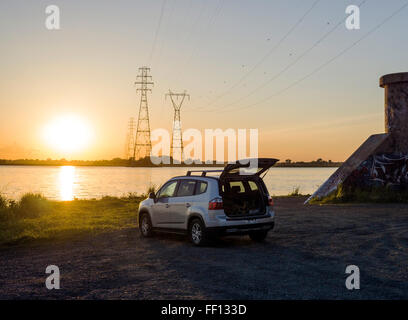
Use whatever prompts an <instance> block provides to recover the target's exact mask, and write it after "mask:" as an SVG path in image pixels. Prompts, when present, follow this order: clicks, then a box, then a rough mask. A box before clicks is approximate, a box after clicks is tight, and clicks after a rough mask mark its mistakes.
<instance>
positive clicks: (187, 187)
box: [177, 180, 196, 197]
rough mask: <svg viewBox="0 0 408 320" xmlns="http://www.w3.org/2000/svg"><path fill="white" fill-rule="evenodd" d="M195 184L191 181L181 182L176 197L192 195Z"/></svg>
mask: <svg viewBox="0 0 408 320" xmlns="http://www.w3.org/2000/svg"><path fill="white" fill-rule="evenodd" d="M195 185H196V182H195V181H193V180H181V181H180V185H179V187H178V190H177V197H187V196H192V195H193V194H194V188H195Z"/></svg>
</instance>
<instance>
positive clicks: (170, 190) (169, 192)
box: [159, 181, 177, 198]
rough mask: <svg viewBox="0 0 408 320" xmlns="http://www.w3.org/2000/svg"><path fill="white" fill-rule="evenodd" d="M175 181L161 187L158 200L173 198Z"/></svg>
mask: <svg viewBox="0 0 408 320" xmlns="http://www.w3.org/2000/svg"><path fill="white" fill-rule="evenodd" d="M176 186H177V181H172V182H169V183H167V184H166V185H164V186H163V188H162V189H161V190H160V194H159V198H167V197H173V196H174V191H175V190H176Z"/></svg>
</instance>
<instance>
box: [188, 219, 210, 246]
mask: <svg viewBox="0 0 408 320" xmlns="http://www.w3.org/2000/svg"><path fill="white" fill-rule="evenodd" d="M188 236H189V238H190V241H191V242H192V243H193V244H194V245H195V246H202V245H204V244H206V243H207V234H206V231H205V226H204V223H203V222H202V221H201V220H200V219H193V220H192V221H191V222H190V225H189V227H188Z"/></svg>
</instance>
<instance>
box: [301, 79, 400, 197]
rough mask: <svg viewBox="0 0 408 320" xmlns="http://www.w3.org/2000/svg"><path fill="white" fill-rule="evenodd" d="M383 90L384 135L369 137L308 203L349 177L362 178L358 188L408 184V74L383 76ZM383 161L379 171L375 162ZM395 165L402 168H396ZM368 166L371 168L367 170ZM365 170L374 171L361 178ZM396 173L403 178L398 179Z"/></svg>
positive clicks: (330, 190)
mask: <svg viewBox="0 0 408 320" xmlns="http://www.w3.org/2000/svg"><path fill="white" fill-rule="evenodd" d="M380 87H382V88H384V89H385V107H384V110H385V133H383V134H375V135H372V136H370V137H369V138H368V139H367V140H366V141H365V142H364V143H363V144H362V145H361V146H360V147H359V148H358V149H357V150H356V151H355V152H354V153H353V154H352V155H351V156H350V157H349V158H348V159H347V160H346V161H345V162H344V164H343V165H342V166H341V167H340V168H338V169H337V170H336V171H335V172H334V173H333V174H332V175H331V176H330V178H329V179H327V181H326V182H325V183H323V184H322V185H321V186H320V187H319V188H318V189H317V190H316V192H315V193H314V194H313V195H312V196H311V197H310V198H309V199H307V200H306V202H305V203H307V202H309V200H310V199H312V198H322V197H325V196H327V195H328V194H330V193H331V192H333V191H335V190H336V189H337V187H338V185H339V184H341V183H344V182H345V181H347V179H349V178H350V177H353V178H354V181H355V180H356V179H359V180H360V181H359V185H364V184H366V185H369V184H370V183H371V182H373V181H375V182H378V181H380V182H381V181H382V184H383V185H387V183H389V182H392V183H393V184H395V183H401V184H402V183H406V181H407V177H408V173H407V170H406V167H407V165H406V159H408V72H403V73H393V74H388V75H385V76H382V77H381V78H380ZM384 158H385V159H387V163H386V164H385V163H384V164H385V165H382V168H381V170H382V171H383V172H378V168H376V167H375V165H373V163H375V162H376V160H377V162H378V161H381V160H378V159H384ZM396 163H397V166H399V167H401V168H397V169H396V165H395V164H396ZM368 164H369V166H370V168H367V167H366V166H368ZM362 166H363V168H362ZM362 169H365V171H368V170H371V172H369V173H368V174H364V175H362V174H361V172H362V171H364V170H362ZM387 170H393V172H392V173H389V172H386V171H387ZM396 173H397V175H399V176H400V177H397V179H396V177H395V176H396ZM391 176H392V177H391ZM391 178H392V179H391ZM349 180H352V179H349ZM361 180H366V181H361Z"/></svg>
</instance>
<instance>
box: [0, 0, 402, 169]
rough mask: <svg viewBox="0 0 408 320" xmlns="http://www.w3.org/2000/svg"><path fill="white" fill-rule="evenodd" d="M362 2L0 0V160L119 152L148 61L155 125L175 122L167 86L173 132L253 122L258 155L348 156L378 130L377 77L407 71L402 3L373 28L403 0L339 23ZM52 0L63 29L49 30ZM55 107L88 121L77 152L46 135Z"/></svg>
mask: <svg viewBox="0 0 408 320" xmlns="http://www.w3.org/2000/svg"><path fill="white" fill-rule="evenodd" d="M361 2H362V0H349V1H343V0H320V1H315V0H288V1H285V0H279V1H278V0H276V1H273V0H253V1H252V0H251V1H249V0H146V1H138V0H116V1H113V0H112V1H102V0H98V1H96V0H92V1H91V0H81V1H79V0H69V1H68V0H65V1H62V0H59V1H57V0H47V1H42V0H38V1H31V0H30V1H28V0H26V1H22V0H2V1H1V2H0V40H1V41H0V57H1V59H0V158H10V159H13V158H40V159H46V158H58V159H59V158H62V157H64V158H67V159H85V160H90V159H111V158H114V157H123V156H124V148H125V139H126V133H127V123H128V120H129V118H130V117H135V118H137V116H138V109H139V101H140V94H139V93H137V92H136V90H135V89H136V88H135V86H134V82H135V81H136V75H137V74H138V68H139V67H142V66H149V67H150V68H151V76H152V79H153V82H154V86H153V88H152V93H151V94H149V96H148V101H149V116H150V126H151V128H152V129H156V128H164V129H167V130H169V131H170V132H171V128H172V120H173V108H172V106H171V103H170V101H169V99H167V100H166V99H165V94H166V93H167V92H168V90H169V89H170V90H172V91H174V92H183V91H184V90H186V91H187V92H188V93H189V94H190V97H191V99H190V100H189V101H186V102H185V103H184V104H183V107H182V112H181V118H182V127H183V129H188V128H196V129H199V130H204V129H216V128H221V129H228V128H232V129H242V128H245V129H254V128H255V129H258V132H259V155H260V156H264V157H276V158H279V159H282V160H284V159H292V160H294V161H311V160H315V159H317V158H323V159H327V160H328V159H330V160H333V161H344V160H346V159H347V157H348V156H349V155H350V154H351V153H352V152H353V151H354V150H355V149H356V148H357V147H358V146H359V145H360V144H361V143H363V142H364V141H365V139H366V138H367V137H368V136H369V135H371V134H375V133H381V132H384V115H383V112H384V111H383V110H384V91H383V89H382V88H380V87H379V86H378V80H379V77H380V76H382V75H384V74H388V73H394V72H402V71H408V70H407V69H408V68H407V58H406V53H407V51H408V41H407V31H406V30H407V29H408V7H405V9H404V10H403V11H401V12H399V13H398V14H396V15H395V16H393V17H392V18H391V19H389V20H387V21H386V23H384V24H382V22H383V21H384V20H385V19H387V17H389V16H391V15H392V14H393V13H394V12H395V11H396V10H397V9H398V8H400V7H402V6H403V5H404V4H405V3H406V2H407V1H406V0H390V1H381V0H367V1H366V2H365V3H364V4H363V5H362V6H361V7H360V15H361V21H360V23H361V26H360V29H359V30H348V29H347V28H346V27H345V24H344V22H343V20H344V19H345V18H346V17H347V15H346V13H345V10H346V7H347V6H348V5H359V4H360V3H361ZM51 4H52V5H57V6H58V7H59V9H60V23H61V26H60V30H48V29H47V28H46V27H45V20H46V18H47V14H46V13H45V8H46V7H47V6H48V5H51ZM306 13H307V14H306ZM305 14H306V15H305ZM302 17H303V18H302ZM336 26H337V27H336ZM285 35H286V36H285ZM360 39H361V40H360ZM353 44H355V45H353ZM64 117H65V118H69V117H76V118H78V119H81V123H82V125H83V126H84V127H86V130H85V131H86V141H85V134H82V131H80V130H79V131H78V130H77V132H76V134H75V137H76V139H79V140H81V139H82V140H83V141H82V142H84V143H81V148H77V149H75V148H70V149H69V150H67V149H65V150H64V149H61V148H58V144H61V143H62V141H61V142H60V143H59V141H58V139H54V141H53V143H50V137H49V136H48V138H47V137H46V136H45V135H46V133H45V132H48V135H51V136H52V135H53V133H52V132H51V133H50V132H49V130H48V131H47V128H50V126H51V127H52V126H54V127H55V126H59V123H60V122H58V121H60V120H61V119H64ZM58 119H60V120H58ZM51 138H52V137H51ZM51 140H53V139H51ZM55 140H56V141H55ZM85 142H86V143H85Z"/></svg>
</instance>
